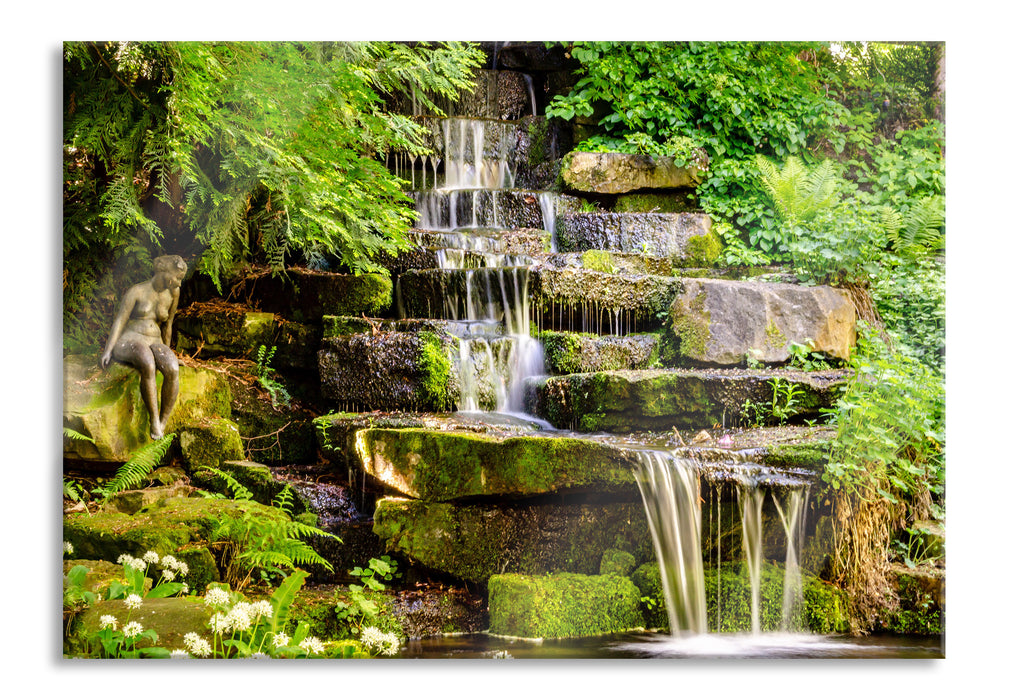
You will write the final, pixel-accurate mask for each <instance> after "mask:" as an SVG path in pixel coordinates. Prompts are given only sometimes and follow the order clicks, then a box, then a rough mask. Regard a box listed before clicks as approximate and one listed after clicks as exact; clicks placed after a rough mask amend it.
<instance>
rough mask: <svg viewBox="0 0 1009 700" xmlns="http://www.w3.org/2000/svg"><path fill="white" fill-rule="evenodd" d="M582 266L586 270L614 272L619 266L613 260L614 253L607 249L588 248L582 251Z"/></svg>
mask: <svg viewBox="0 0 1009 700" xmlns="http://www.w3.org/2000/svg"><path fill="white" fill-rule="evenodd" d="M582 267H583V268H584V269H586V270H596V271H597V272H606V273H609V274H614V273H615V272H616V271H617V266H616V264H615V263H614V262H613V255H612V254H611V253H610V252H609V251H606V250H586V251H585V252H584V253H582Z"/></svg>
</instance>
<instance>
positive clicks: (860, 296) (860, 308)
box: [841, 282, 893, 349]
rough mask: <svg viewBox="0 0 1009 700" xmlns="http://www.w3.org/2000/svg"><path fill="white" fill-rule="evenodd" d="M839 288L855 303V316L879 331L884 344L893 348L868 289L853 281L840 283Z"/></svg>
mask: <svg viewBox="0 0 1009 700" xmlns="http://www.w3.org/2000/svg"><path fill="white" fill-rule="evenodd" d="M841 288H842V289H844V290H845V291H846V292H848V296H850V297H851V302H852V303H853V304H854V305H855V318H857V319H858V320H859V321H863V322H864V323H865V324H866V325H868V326H869V327H870V328H874V329H876V330H877V331H879V335H880V337H881V338H882V339H883V342H884V343H886V346H887V347H888V348H890V349H893V345H892V344H891V341H890V336H889V335H888V334H887V332H886V325H885V324H884V323H883V319H882V318H881V317H880V315H879V311H877V310H876V303H875V302H874V301H873V300H872V297H871V296H869V290H868V289H866V288H865V287H863V286H861V285H859V284H855V283H853V282H844V283H842V284H841Z"/></svg>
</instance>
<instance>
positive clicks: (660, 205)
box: [613, 192, 697, 214]
mask: <svg viewBox="0 0 1009 700" xmlns="http://www.w3.org/2000/svg"><path fill="white" fill-rule="evenodd" d="M696 208H697V196H696V195H695V194H693V192H690V193H683V194H656V193H649V194H645V193H641V192H635V193H631V194H622V195H620V196H619V197H617V203H616V204H615V205H614V207H613V211H615V212H657V213H660V214H675V213H678V212H682V211H689V210H692V209H696Z"/></svg>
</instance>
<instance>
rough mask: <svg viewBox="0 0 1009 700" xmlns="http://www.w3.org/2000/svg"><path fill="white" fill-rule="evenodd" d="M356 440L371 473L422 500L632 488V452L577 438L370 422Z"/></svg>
mask: <svg viewBox="0 0 1009 700" xmlns="http://www.w3.org/2000/svg"><path fill="white" fill-rule="evenodd" d="M356 447H357V450H358V454H359V456H360V457H361V458H362V462H363V464H364V469H365V471H366V472H367V473H368V474H369V475H370V476H373V477H375V478H377V479H378V480H380V481H381V482H382V483H383V484H385V485H386V486H389V487H391V488H393V489H396V490H397V491H399V492H400V493H402V494H404V495H407V496H412V497H414V498H420V499H423V500H425V501H449V500H456V499H461V498H471V497H474V496H499V497H500V496H517V497H522V496H531V495H539V494H548V493H558V492H570V491H591V492H592V493H594V494H597V495H598V494H603V493H615V492H616V493H627V494H634V493H636V488H637V487H636V485H635V481H634V471H633V470H634V466H635V465H636V464H637V461H636V460H635V458H634V457H633V456H631V455H628V454H627V453H626V452H624V451H623V450H621V449H619V448H615V447H611V446H609V445H606V444H603V443H601V442H592V441H588V440H581V439H577V438H570V437H534V436H521V437H510V438H503V439H502V438H500V437H497V436H491V435H481V434H476V433H472V432H466V431H441V430H425V429H419V428H401V429H391V428H372V429H368V430H362V431H361V432H360V433H358V436H357V443H356Z"/></svg>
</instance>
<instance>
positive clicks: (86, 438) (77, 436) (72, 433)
mask: <svg viewBox="0 0 1009 700" xmlns="http://www.w3.org/2000/svg"><path fill="white" fill-rule="evenodd" d="M63 437H65V438H70V439H71V440H81V441H83V442H90V443H91V444H92V445H93V444H95V439H94V438H93V437H91V436H90V435H85V434H84V433H79V432H77V431H76V430H74V429H73V428H67V427H66V426H64V428H63Z"/></svg>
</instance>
